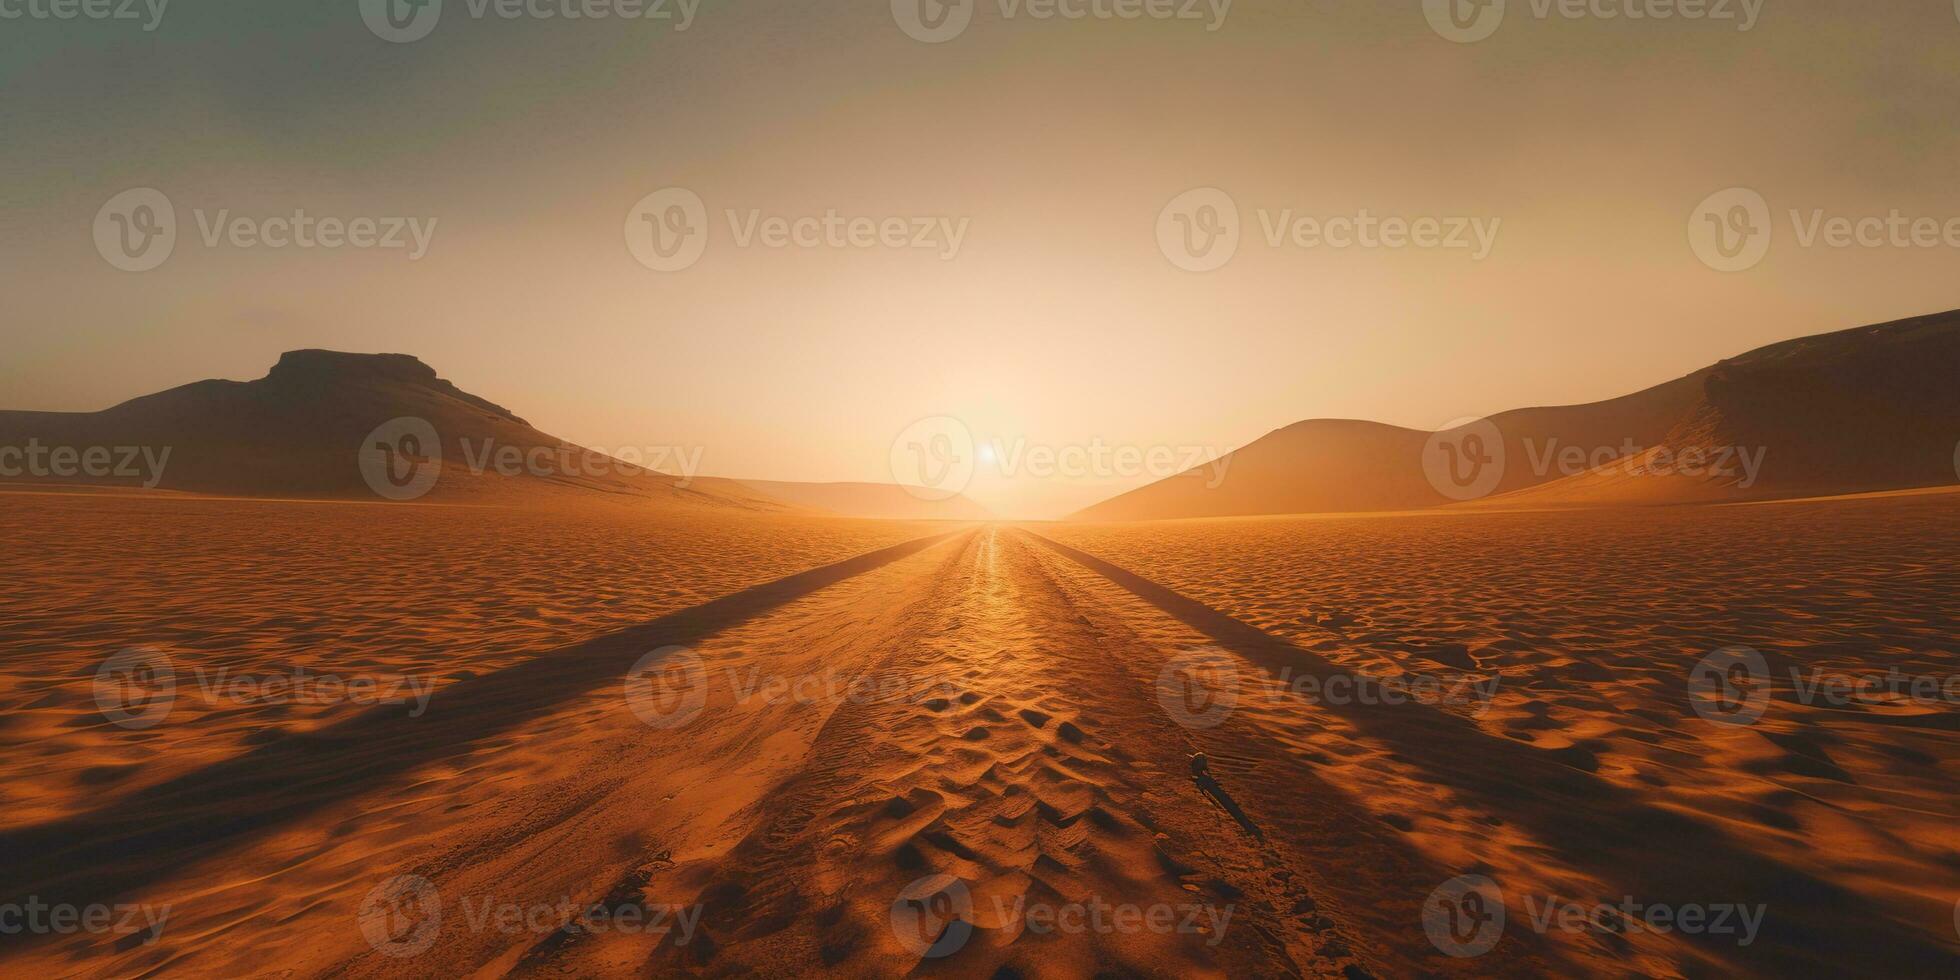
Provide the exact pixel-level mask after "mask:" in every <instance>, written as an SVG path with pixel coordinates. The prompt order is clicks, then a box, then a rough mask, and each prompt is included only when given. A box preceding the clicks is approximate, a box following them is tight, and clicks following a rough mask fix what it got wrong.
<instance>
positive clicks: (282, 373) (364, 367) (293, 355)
mask: <svg viewBox="0 0 1960 980" xmlns="http://www.w3.org/2000/svg"><path fill="white" fill-rule="evenodd" d="M265 377H266V380H268V381H290V380H297V379H302V378H304V379H309V380H328V379H342V378H386V379H389V380H393V381H414V382H420V383H423V384H434V383H436V382H437V381H439V380H440V379H438V378H437V377H436V369H435V368H432V367H430V366H428V365H427V364H424V363H422V361H421V359H419V358H417V357H414V356H412V355H409V354H348V353H343V352H341V351H333V350H292V351H287V352H286V353H284V354H281V355H279V363H277V364H274V365H273V366H272V370H271V371H270V372H269V373H267V374H266V376H265Z"/></svg>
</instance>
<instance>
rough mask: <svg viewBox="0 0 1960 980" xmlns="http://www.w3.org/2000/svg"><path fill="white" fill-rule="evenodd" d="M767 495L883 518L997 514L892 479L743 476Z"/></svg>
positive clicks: (837, 511)
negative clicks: (825, 480)
mask: <svg viewBox="0 0 1960 980" xmlns="http://www.w3.org/2000/svg"><path fill="white" fill-rule="evenodd" d="M741 483H742V484H743V485H744V486H746V487H748V488H749V489H751V490H754V491H756V492H757V493H760V494H762V495H764V496H766V497H770V498H772V499H775V500H780V501H783V502H785V503H789V504H794V505H796V506H798V507H802V508H806V509H808V510H812V511H818V512H821V513H827V514H835V515H838V516H840V517H869V518H876V519H881V520H928V521H934V520H936V521H985V520H992V519H993V517H994V515H993V514H992V513H991V512H990V511H988V510H987V508H985V507H982V506H980V505H979V504H976V503H974V502H973V501H972V500H969V499H967V497H966V496H964V495H954V496H952V497H949V498H947V499H944V500H927V499H925V498H924V497H923V496H921V495H918V494H914V493H912V492H910V491H908V490H906V489H905V488H904V487H901V486H897V485H895V484H890V483H792V482H784V481H780V480H743V481H741Z"/></svg>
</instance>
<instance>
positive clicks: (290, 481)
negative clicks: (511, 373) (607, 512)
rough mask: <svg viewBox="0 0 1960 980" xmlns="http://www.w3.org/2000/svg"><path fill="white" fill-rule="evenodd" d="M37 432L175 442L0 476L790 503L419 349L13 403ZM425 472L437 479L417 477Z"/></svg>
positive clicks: (236, 487) (112, 450) (56, 441)
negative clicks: (626, 439) (622, 451)
mask: <svg viewBox="0 0 1960 980" xmlns="http://www.w3.org/2000/svg"><path fill="white" fill-rule="evenodd" d="M397 420H411V421H408V422H398V421H397ZM390 423H395V424H394V425H392V426H391V425H390ZM33 445H38V446H40V447H42V452H43V453H44V454H45V453H46V452H48V451H50V450H52V449H55V448H68V449H73V450H75V451H77V452H81V451H85V450H87V449H90V448H96V447H101V448H105V449H108V450H109V459H108V460H106V462H108V463H109V464H110V465H109V466H108V467H106V468H107V469H111V470H119V469H120V467H118V466H116V465H114V464H115V463H117V462H120V457H121V456H122V454H121V453H120V452H117V451H116V450H117V449H118V448H119V447H141V448H142V449H143V450H144V451H145V452H146V453H147V454H148V456H147V460H149V461H156V460H159V459H161V458H163V457H162V454H163V453H164V452H168V456H167V460H166V461H164V462H163V465H161V466H160V467H156V466H151V465H149V463H148V462H145V461H144V460H143V458H139V459H138V460H137V461H136V465H137V468H139V469H142V470H143V471H144V472H142V473H141V474H138V475H136V476H134V477H132V476H131V475H130V474H128V473H125V472H111V473H108V474H107V475H104V474H103V473H102V472H101V471H102V470H103V469H104V468H105V467H102V466H97V467H93V468H91V467H87V466H81V465H78V464H76V463H75V461H72V460H71V461H70V462H69V465H65V466H62V465H51V466H49V467H44V469H53V470H59V471H60V472H57V473H52V474H47V475H33V474H30V476H31V477H32V478H31V479H26V480H23V479H21V478H19V477H11V478H10V477H0V480H3V481H5V482H9V483H22V482H27V483H29V484H31V485H52V484H79V485H95V486H137V485H151V484H153V485H155V486H157V487H159V488H162V489H169V490H181V491H190V492H196V493H208V494H223V495H233V496H252V497H302V498H329V499H335V498H346V499H366V500H381V499H391V500H392V499H429V500H458V499H496V500H508V499H513V498H521V497H527V496H539V495H546V496H549V495H562V494H609V495H620V496H626V497H643V498H647V499H651V500H660V501H672V502H677V503H694V504H702V505H709V506H725V507H741V508H750V509H767V510H780V509H784V507H783V505H781V504H779V503H777V502H775V501H772V500H769V499H767V498H765V497H763V496H761V495H759V494H757V493H755V492H754V491H752V490H749V489H748V488H746V487H744V486H742V485H741V484H739V483H736V482H734V481H732V480H718V479H708V478H699V479H695V480H692V481H683V480H681V479H679V478H678V477H676V476H673V475H667V474H663V473H659V472H654V471H653V470H652V469H648V468H641V467H639V466H630V465H627V464H626V463H622V462H620V461H618V460H615V459H612V458H611V457H608V456H603V455H600V454H597V453H592V452H590V451H589V450H586V449H584V448H582V447H579V446H575V445H572V444H570V443H567V442H565V441H564V440H562V439H558V438H557V437H554V436H550V435H546V434H545V433H542V432H539V431H538V430H536V429H534V428H532V427H531V425H530V424H529V423H528V422H526V421H524V420H523V419H522V418H520V417H518V416H517V415H516V414H514V413H512V412H511V411H510V410H509V409H507V408H504V407H503V406H501V405H498V404H496V403H494V402H491V401H489V400H487V399H484V398H481V397H478V396H476V395H472V394H470V393H468V392H465V391H463V390H461V389H459V388H457V387H456V386H455V385H453V384H451V383H449V382H448V381H445V380H443V379H441V378H439V377H437V376H436V372H435V371H434V370H433V369H432V368H430V367H429V366H428V365H426V364H423V363H422V362H421V361H419V360H417V359H415V358H413V357H410V356H408V355H405V354H346V353H339V352H335V351H323V350H302V351H293V352H290V353H287V354H285V355H284V356H282V357H281V358H280V359H279V363H278V364H276V365H275V366H274V367H273V368H272V370H271V372H270V373H268V374H267V375H266V376H265V377H264V378H261V379H259V380H257V381H199V382H196V383H194V384H188V385H184V386H182V387H179V388H172V389H170V390H169V391H164V392H160V393H158V394H154V395H146V396H144V397H141V398H136V399H133V400H131V401H127V402H124V403H122V404H120V405H117V406H115V407H114V408H110V409H106V410H104V411H100V412H72V413H71V412H6V411H0V447H22V448H26V447H30V446H33ZM4 461H5V460H0V462H4ZM436 461H439V463H440V465H439V466H431V465H429V464H431V463H433V462H436ZM54 462H55V463H59V462H60V461H54ZM98 462H104V460H101V459H98ZM628 462H644V463H645V464H647V466H649V467H658V466H660V464H661V463H662V462H663V461H661V460H655V459H647V460H641V461H633V460H629V461H628ZM19 468H20V467H18V466H13V467H9V469H19ZM91 470H93V471H91ZM151 470H156V471H157V472H154V473H153V472H150V471H151ZM425 474H426V475H427V477H432V478H433V480H432V482H430V483H428V484H427V486H426V487H424V486H422V485H419V484H417V483H416V482H414V481H415V480H416V479H417V478H425V477H424V475H425ZM395 481H400V484H399V485H397V483H396V482H395ZM377 486H379V487H380V488H381V489H379V490H378V489H377Z"/></svg>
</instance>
